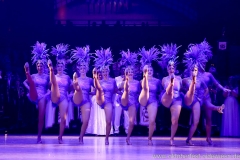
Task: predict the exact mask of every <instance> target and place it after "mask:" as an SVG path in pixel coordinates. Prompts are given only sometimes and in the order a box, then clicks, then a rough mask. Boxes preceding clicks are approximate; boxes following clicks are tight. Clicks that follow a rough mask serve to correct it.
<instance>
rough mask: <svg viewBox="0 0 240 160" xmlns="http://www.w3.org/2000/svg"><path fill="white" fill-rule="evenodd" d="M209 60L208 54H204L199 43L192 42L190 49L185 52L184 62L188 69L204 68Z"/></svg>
mask: <svg viewBox="0 0 240 160" xmlns="http://www.w3.org/2000/svg"><path fill="white" fill-rule="evenodd" d="M207 61H208V60H207V56H205V54H203V52H202V50H201V49H200V47H199V45H197V44H195V45H194V44H190V45H189V47H188V50H187V51H186V52H185V53H184V60H183V63H185V64H186V67H187V68H188V69H192V68H194V67H198V68H201V69H202V70H204V67H205V64H206V62H207Z"/></svg>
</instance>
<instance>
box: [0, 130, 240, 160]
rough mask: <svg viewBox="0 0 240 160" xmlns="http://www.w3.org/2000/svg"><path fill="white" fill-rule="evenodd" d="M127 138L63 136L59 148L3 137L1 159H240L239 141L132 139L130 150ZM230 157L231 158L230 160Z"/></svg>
mask: <svg viewBox="0 0 240 160" xmlns="http://www.w3.org/2000/svg"><path fill="white" fill-rule="evenodd" d="M125 139H126V138H125V137H110V139H109V142H110V145H109V146H105V144H104V137H98V136H86V137H84V145H80V144H79V143H78V137H77V136H64V137H63V142H64V144H58V141H57V136H43V137H42V140H43V144H36V136H23V135H19V136H0V159H4V160H7V159H14V160H15V159H24V160H25V159H31V160H35V159H41V160H42V159H81V160H93V159H99V160H101V159H103V160H105V159H106V160H118V159H120V160H127V159H131V160H141V159H143V160H150V159H183V158H184V159H240V138H213V139H212V140H213V142H214V144H213V145H212V146H208V145H207V143H206V141H205V138H193V142H194V144H195V146H187V145H186V144H185V140H186V137H176V139H175V143H176V146H174V147H171V146H169V137H153V143H154V144H153V146H148V145H147V137H132V138H131V142H132V145H130V146H128V145H126V142H125ZM227 157H228V158H227Z"/></svg>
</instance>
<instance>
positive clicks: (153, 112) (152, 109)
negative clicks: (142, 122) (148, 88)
mask: <svg viewBox="0 0 240 160" xmlns="http://www.w3.org/2000/svg"><path fill="white" fill-rule="evenodd" d="M157 110H158V104H157V102H154V103H150V104H149V105H148V106H147V111H148V117H149V133H148V145H153V144H152V135H153V132H154V130H155V127H156V123H155V120H156V116H157Z"/></svg>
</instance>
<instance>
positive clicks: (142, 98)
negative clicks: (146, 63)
mask: <svg viewBox="0 0 240 160" xmlns="http://www.w3.org/2000/svg"><path fill="white" fill-rule="evenodd" d="M148 99H149V86H148V79H147V77H146V76H145V77H144V78H143V80H142V90H141V93H140V95H139V103H140V104H141V105H142V106H146V105H147V102H148Z"/></svg>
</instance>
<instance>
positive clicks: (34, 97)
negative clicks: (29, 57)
mask: <svg viewBox="0 0 240 160" xmlns="http://www.w3.org/2000/svg"><path fill="white" fill-rule="evenodd" d="M24 69H25V73H26V77H27V81H28V83H29V96H30V99H31V100H32V101H34V102H35V101H37V99H38V94H37V89H36V86H35V83H34V81H33V79H32V77H31V75H30V68H29V64H28V62H26V63H25V65H24Z"/></svg>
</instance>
